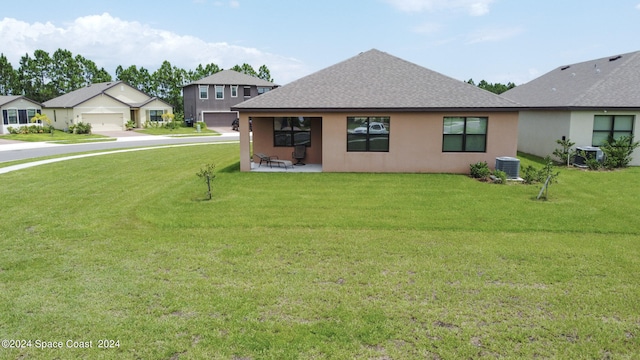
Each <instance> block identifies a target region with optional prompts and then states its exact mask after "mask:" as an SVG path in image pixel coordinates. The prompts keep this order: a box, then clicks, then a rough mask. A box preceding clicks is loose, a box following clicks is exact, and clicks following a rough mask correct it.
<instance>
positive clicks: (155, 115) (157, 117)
mask: <svg viewBox="0 0 640 360" xmlns="http://www.w3.org/2000/svg"><path fill="white" fill-rule="evenodd" d="M147 111H148V112H149V121H151V122H161V121H162V114H164V110H147Z"/></svg>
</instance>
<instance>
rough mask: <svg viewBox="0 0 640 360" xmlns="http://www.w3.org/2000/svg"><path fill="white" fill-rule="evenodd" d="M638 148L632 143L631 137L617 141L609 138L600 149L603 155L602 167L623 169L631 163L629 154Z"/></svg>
mask: <svg viewBox="0 0 640 360" xmlns="http://www.w3.org/2000/svg"><path fill="white" fill-rule="evenodd" d="M638 146H640V142H637V141H636V142H634V141H633V136H622V137H620V138H618V139H612V138H609V140H607V141H606V142H605V143H604V144H603V145H602V146H600V149H601V150H602V152H603V153H604V167H605V168H607V169H615V168H623V167H627V166H629V163H631V160H632V158H631V154H632V153H633V151H634V150H635V149H636V148H638Z"/></svg>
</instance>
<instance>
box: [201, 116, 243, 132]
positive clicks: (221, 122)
mask: <svg viewBox="0 0 640 360" xmlns="http://www.w3.org/2000/svg"><path fill="white" fill-rule="evenodd" d="M237 117H238V114H237V113H235V112H212V113H204V122H205V123H206V124H207V127H209V128H212V127H228V128H231V123H232V122H233V120H235V118H237Z"/></svg>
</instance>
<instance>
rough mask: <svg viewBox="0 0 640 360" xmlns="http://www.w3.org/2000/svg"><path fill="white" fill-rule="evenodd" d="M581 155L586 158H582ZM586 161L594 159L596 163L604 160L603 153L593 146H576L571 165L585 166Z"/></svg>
mask: <svg viewBox="0 0 640 360" xmlns="http://www.w3.org/2000/svg"><path fill="white" fill-rule="evenodd" d="M583 154H584V155H585V156H586V158H585V156H583ZM587 159H596V160H598V162H602V161H603V160H604V153H603V152H602V150H600V148H598V147H595V146H578V147H576V155H575V156H574V157H573V165H576V166H586V164H587Z"/></svg>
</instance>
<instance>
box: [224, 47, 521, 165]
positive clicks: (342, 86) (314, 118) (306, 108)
mask: <svg viewBox="0 0 640 360" xmlns="http://www.w3.org/2000/svg"><path fill="white" fill-rule="evenodd" d="M520 108H521V106H520V105H519V104H517V103H515V102H512V101H510V100H507V99H504V98H502V97H500V96H498V95H495V94H492V93H490V92H488V91H485V90H482V89H479V88H477V87H475V86H473V85H470V84H468V83H466V82H464V81H459V80H455V79H452V78H450V77H447V76H444V75H442V74H439V73H437V72H434V71H431V70H429V69H426V68H423V67H421V66H418V65H416V64H413V63H410V62H408V61H405V60H402V59H399V58H397V57H394V56H391V55H389V54H387V53H384V52H381V51H378V50H375V49H374V50H370V51H367V52H364V53H361V54H359V55H357V56H355V57H353V58H350V59H348V60H345V61H343V62H340V63H338V64H336V65H333V66H331V67H328V68H326V69H324V70H320V71H318V72H316V73H314V74H311V75H309V76H306V77H304V78H302V79H299V80H297V81H294V82H292V83H289V84H287V85H285V86H283V87H281V88H278V89H275V90H273V91H271V92H269V93H267V94H264V95H262V96H259V97H257V98H255V99H251V100H248V101H245V102H243V103H241V104H239V105H236V106H234V107H233V108H232V110H235V111H239V113H240V169H241V170H242V171H250V170H251V168H252V163H251V161H252V158H251V144H250V136H249V131H248V129H247V127H248V126H247V123H248V122H249V120H250V119H251V120H252V122H253V153H254V154H258V153H264V154H266V155H270V156H278V157H279V158H280V159H284V160H291V158H292V151H293V149H294V146H295V145H305V146H306V158H305V160H304V162H305V163H308V164H321V165H322V171H324V172H420V173H422V172H439V173H469V165H470V164H474V163H477V162H480V161H486V162H487V163H488V164H489V166H490V167H494V165H495V161H496V157H501V156H510V157H514V156H516V148H517V132H518V111H519V109H520ZM256 166H257V164H256ZM263 166H264V165H263Z"/></svg>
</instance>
